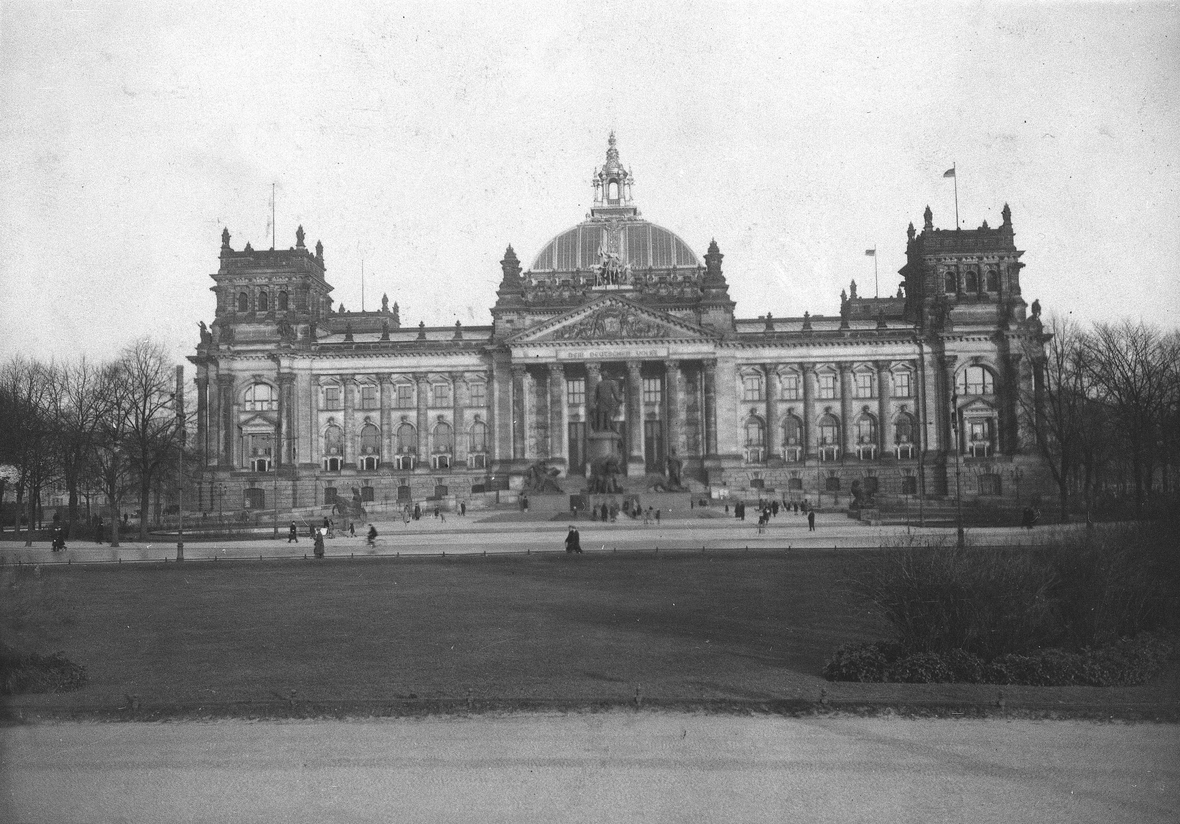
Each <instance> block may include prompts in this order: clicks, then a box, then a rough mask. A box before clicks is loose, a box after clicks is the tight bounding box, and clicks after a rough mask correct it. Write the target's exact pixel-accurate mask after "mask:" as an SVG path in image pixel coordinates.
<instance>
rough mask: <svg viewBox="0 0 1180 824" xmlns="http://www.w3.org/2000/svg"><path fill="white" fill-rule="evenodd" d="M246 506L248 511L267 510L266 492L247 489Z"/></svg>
mask: <svg viewBox="0 0 1180 824" xmlns="http://www.w3.org/2000/svg"><path fill="white" fill-rule="evenodd" d="M245 506H246V509H266V490H265V489H247V490H246V500H245Z"/></svg>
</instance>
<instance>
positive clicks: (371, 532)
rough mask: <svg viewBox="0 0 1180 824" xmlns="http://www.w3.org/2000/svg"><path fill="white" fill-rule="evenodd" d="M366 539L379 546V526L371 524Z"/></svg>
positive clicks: (372, 544) (372, 545)
mask: <svg viewBox="0 0 1180 824" xmlns="http://www.w3.org/2000/svg"><path fill="white" fill-rule="evenodd" d="M366 541H367V542H368V544H369V546H371V547H375V546H377V527H375V526H373V525H372V524H369V534H368V537H367V538H366Z"/></svg>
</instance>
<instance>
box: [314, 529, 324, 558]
mask: <svg viewBox="0 0 1180 824" xmlns="http://www.w3.org/2000/svg"><path fill="white" fill-rule="evenodd" d="M312 551H313V552H314V553H315V557H317V558H323V557H324V531H323V530H322V529H321V530H319V531H318V532H316V534H315V546H314V547H313V549H312Z"/></svg>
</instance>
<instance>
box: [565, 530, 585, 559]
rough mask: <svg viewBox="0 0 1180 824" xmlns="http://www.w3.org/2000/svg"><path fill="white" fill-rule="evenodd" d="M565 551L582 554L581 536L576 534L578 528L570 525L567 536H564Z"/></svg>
mask: <svg viewBox="0 0 1180 824" xmlns="http://www.w3.org/2000/svg"><path fill="white" fill-rule="evenodd" d="M565 551H566V552H576V553H578V554H579V555H581V554H582V536H580V535H579V534H578V528H577V527H576V526H574V525H573V524H570V531H569V534H568V535H566V536H565Z"/></svg>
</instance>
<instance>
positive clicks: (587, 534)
mask: <svg viewBox="0 0 1180 824" xmlns="http://www.w3.org/2000/svg"><path fill="white" fill-rule="evenodd" d="M486 517H487V516H483V515H474V516H468V517H466V518H458V517H455V516H452V517H450V518H448V519H447V521H446V522H445V523H444V522H440V521H437V520H435V519H433V518H426V519H423V520H421V521H416V522H411V523H410V524H409V525H406V524H403V523H401V522H400V521H392V522H386V521H378V522H376V526H377V529H378V531H379V532H380V537H379V538H378V541H377V548H376V549H370V548H369V547H367V546H366V545H365V540H364V538H362V537H356V538H349V537H337V538H334V539H331V540H329V541H327V554H328V555H329V556H332V555H349V554H355V555H358V556H360V555H377V554H379V555H393V554H402V555H439V554H440V553H442V552H444V551H445V552H446V553H447V554H477V555H478V554H480V553H482V552H487V553H488V554H489V555H490V554H492V553H516V552H555V551H561V548H562V545H563V544H562V541H563V539H564V537H565V534H566V530H567V528H568V525H567V524H564V523H560V522H553V521H540V520H538V521H523V522H511V523H498V522H495V521H494V520H490V521H489V520H486ZM578 528H579V530H580V532H581V534H582V546H583V548H584V549H585V550H586V551H587V552H595V551H606V552H610V551H612V550H615V549H617V550H618V551H619V552H624V551H635V550H645V551H650V550H652V549H654V548H656V547H659V548H660V549H679V550H686V549H694V550H699V549H701V548H702V547H704V548H706V549H717V550H721V549H743V548H745V547H749V548H750V549H751V550H754V549H782V548H787V547H791V548H800V547H864V546H880V545H881V544H882V543H888V542H892V541H897V540H904V539H905V538H906V536H907V535H909V534H913V535H917V536H920V537H932V538H941V539H943V540H946V541H954V540H955V533H954V530H953V529H946V528H926V529H913V530H909V529H908V528H907V527H897V526H887V527H870V526H865V525H863V524H861V523H859V522H857V521H853V520H850V519H849V518H848V517H847V516H845V515H844V514H842V513H824V514H821V515H820V516H819V518H818V519H817V522H816V531H815V532H809V531H808V529H807V521H806V519H805V518H803V517H802V516H797V515H794V514H791V515H780V516H779V517H778V518H775V519H774V520H772V521H771V523H770V525H769V526H768V527H767V528H766V529H765V531H763V532H759V531H758V527H757V524H756V521H755V520H750V521H745V522H741V521H735V520H733V519H732V518H716V519H687V518H686V519H668V520H665V521H664V522H663V523H662V524H660V525H659V526H656V525H655V524H652V525H649V526H645V525H643V524H642V523H636V522H619V523H615V524H602V523H596V522H582V523H580V524H579V527H578ZM1077 528H1080V527H1077V526H1071V527H1041V528H1038V529H1037V530H1035V531H1034V532H1033V533H1029V532H1028V531H1026V530H1023V529H1019V528H984V529H972V530H969V531H968V534H967V537H968V540H969V541H971V542H973V543H978V544H1007V543H1026V542H1028V541H1029V540H1030V539H1031V540H1046V539H1048V538H1049V537H1050V536H1052V535H1054V534H1056V532H1057V531H1059V530H1061V529H1077ZM311 550H312V547H311V541H310V540H309V539H308V538H307V536H306V535H305V534H301V536H300V538H299V543H297V544H296V543H288V542H287V538H286V533H283V535H282V537H280V538H279V539H278V540H273V539H268V540H231V541H217V542H194V541H189V542H187V543H186V544H185V551H184V554H185V558H186V560H208V559H211V558H213V557H214V556H217V557H219V558H222V559H232V558H258V557H259V556H262V557H265V558H281V557H292V556H293V557H299V558H302V557H303V555H304V554H307V555H310V554H311ZM164 558H167V559H169V560H173V559H175V558H176V544H175V541H174V540H169V541H165V542H160V543H151V544H146V545H144V544H136V543H124V544H123V545H122V546H120V547H118V548H113V547H110V546H107V545H102V544H94V543H89V542H86V541H71V542H70V548H69V549H68V550H66V551H65V552H57V553H54V552H51V551H50V549H49V546H48V544H47V543H38V544H37V545H35V546H33V547H25V546H24V545H23V543H22V542H17V541H11V540H9V541H2V540H0V559H2V560H4V561H6V562H8V563H15V562H16V561H17V560H20V561H21V562H24V563H66V562H67V561H70V562H72V563H96V562H109V561H117V560H119V559H122V560H123V561H153V560H154V561H160V560H163V559H164Z"/></svg>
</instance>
